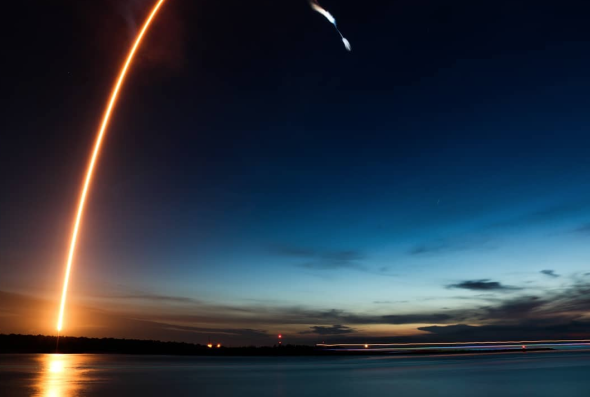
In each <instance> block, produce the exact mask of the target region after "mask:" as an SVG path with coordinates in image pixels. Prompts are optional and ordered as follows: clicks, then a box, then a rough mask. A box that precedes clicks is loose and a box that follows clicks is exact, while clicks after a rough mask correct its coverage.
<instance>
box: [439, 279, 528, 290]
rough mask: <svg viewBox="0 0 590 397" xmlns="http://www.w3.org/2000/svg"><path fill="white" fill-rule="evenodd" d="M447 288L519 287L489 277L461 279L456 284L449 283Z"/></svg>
mask: <svg viewBox="0 0 590 397" xmlns="http://www.w3.org/2000/svg"><path fill="white" fill-rule="evenodd" d="M447 288H459V289H466V290H469V291H515V290H518V289H520V288H517V287H511V286H507V285H503V284H501V283H499V282H498V281H491V280H489V279H481V280H467V281H461V282H460V283H457V284H450V285H448V286H447Z"/></svg>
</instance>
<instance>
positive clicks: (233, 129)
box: [0, 0, 590, 344]
mask: <svg viewBox="0 0 590 397" xmlns="http://www.w3.org/2000/svg"><path fill="white" fill-rule="evenodd" d="M15 3H16V4H11V5H9V6H8V8H9V10H8V11H7V12H6V14H5V15H7V16H8V17H7V21H6V23H5V24H4V26H3V27H2V30H3V32H2V33H3V34H2V36H1V37H2V39H1V40H2V48H3V53H4V55H5V56H4V57H3V58H4V60H3V67H2V69H3V76H2V77H3V84H2V87H3V90H2V91H3V93H4V95H3V104H4V106H3V117H2V118H0V131H1V132H2V138H3V139H2V144H1V145H0V176H1V178H2V182H3V183H2V190H1V195H0V297H2V299H1V302H2V303H0V333H1V332H22V333H29V332H30V333H51V332H53V331H52V328H53V324H54V322H55V320H54V319H55V316H56V314H57V313H56V309H57V303H58V302H57V300H58V298H59V289H60V287H61V279H62V274H63V269H64V259H65V254H66V249H67V244H68V239H69V233H70V228H71V223H72V218H73V215H74V207H75V205H76V202H77V199H78V189H79V184H80V182H81V180H82V177H83V173H84V167H85V165H86V163H87V156H88V154H89V152H90V148H91V145H92V143H93V140H94V135H95V132H96V130H97V125H98V122H99V120H100V117H101V115H102V112H103V109H104V104H105V102H106V99H107V96H108V94H109V92H110V89H111V85H112V82H113V80H114V78H115V77H116V74H117V72H118V69H119V67H120V64H121V61H122V60H123V58H124V56H125V54H126V51H127V49H128V48H129V45H130V43H131V41H132V38H133V35H134V34H135V32H136V29H137V26H138V25H140V24H141V22H142V20H143V18H144V17H145V15H146V13H147V11H148V9H149V7H150V6H151V4H152V2H151V1H147V0H145V1H144V0H125V1H123V0H121V1H115V0H100V1H93V2H84V1H77V0H76V1H74V0H69V1H65V0H62V1H55V2H46V1H40V0H37V1H30V2H26V3H22V2H15ZM322 5H323V6H324V7H325V8H326V9H328V10H329V11H330V12H331V13H332V14H333V15H334V16H335V17H336V18H337V20H338V22H339V27H340V28H341V30H342V32H343V33H344V35H345V36H347V38H348V39H349V40H350V41H351V43H352V47H353V51H352V52H350V53H349V52H347V51H346V50H345V49H344V48H343V46H342V43H341V42H340V40H339V37H338V35H337V33H336V32H335V31H334V29H333V27H332V26H331V25H330V24H329V23H328V22H327V21H326V20H325V19H323V18H322V17H321V16H320V15H319V14H317V13H314V12H313V11H312V10H311V9H310V7H309V5H308V3H307V1H305V0H284V1H280V2H279V1H271V0H261V1H256V2H244V1H219V0H168V1H167V3H166V4H165V5H164V8H163V10H162V13H161V14H160V16H159V17H158V19H157V20H156V22H155V24H154V25H153V27H152V30H151V31H150V33H149V35H148V36H147V38H146V41H145V42H144V45H143V47H142V49H141V51H140V53H139V55H138V58H137V61H136V64H135V65H134V66H133V68H132V71H131V74H130V76H129V79H128V80H127V84H126V86H125V88H124V90H123V95H122V96H121V99H120V102H119V107H118V108H117V109H116V112H115V115H114V118H113V121H112V124H111V128H110V130H109V131H108V136H107V140H106V142H105V146H104V152H103V155H102V156H101V158H100V162H99V168H98V173H97V174H96V179H95V180H94V184H93V187H92V193H91V197H90V201H89V203H88V207H87V210H88V212H87V214H86V217H85V218H84V223H83V229H82V235H81V240H80V245H79V251H78V256H77V258H76V262H75V266H74V273H73V283H72V288H71V310H70V312H69V314H68V319H67V320H66V324H67V325H66V328H67V329H66V333H69V334H72V335H88V336H125V337H146V338H147V337H149V338H158V339H176V340H187V341H197V342H203V341H204V338H206V336H207V335H215V337H217V338H219V339H220V340H223V341H224V342H227V343H230V344H231V343H234V344H243V343H259V344H266V343H272V341H273V338H274V335H275V334H276V333H278V332H282V333H284V334H286V335H287V336H288V337H289V338H290V340H293V341H317V340H325V339H330V340H345V339H346V340H363V341H364V340H374V339H379V340H393V339H394V338H396V337H403V338H406V339H407V340H408V339H411V338H432V339H434V340H442V339H449V340H450V339H454V340H464V339H470V338H474V339H481V338H488V339H492V338H504V337H506V338H514V337H516V338H528V339H531V338H535V337H539V338H541V337H568V338H569V337H590V331H589V330H590V328H589V327H590V318H588V303H590V302H589V301H588V297H587V296H588V292H590V279H589V276H588V272H589V271H590V270H589V267H588V260H589V259H590V250H589V249H588V241H589V236H590V185H589V184H588V180H589V177H590V161H589V160H588V158H589V157H588V147H589V145H590V138H589V134H588V130H589V128H590V116H589V115H590V113H589V112H588V109H590V95H588V93H589V92H590V77H589V76H590V74H589V73H588V70H590V27H589V25H588V19H589V18H590V5H589V4H588V2H586V1H518V0H510V1H476V2H474V1H462V0H461V1H459V0H449V1H439V0H411V1H410V0H394V1H387V2H385V1H383V2H362V3H361V2H353V1H348V0H341V1H336V0H332V1H329V0H325V1H323V2H322ZM459 324H461V325H462V326H457V325H459ZM445 327H447V328H445ZM474 327H479V328H474ZM68 328H69V329H68Z"/></svg>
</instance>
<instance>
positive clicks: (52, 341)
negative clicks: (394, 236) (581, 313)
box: [0, 334, 552, 356]
mask: <svg viewBox="0 0 590 397" xmlns="http://www.w3.org/2000/svg"><path fill="white" fill-rule="evenodd" d="M539 350H552V349H549V348H527V349H526V351H539ZM506 351H510V352H514V351H518V350H517V349H504V350H489V351H488V350H477V351H475V350H472V349H465V348H457V349H453V350H448V349H440V350H436V349H435V350H428V351H421V350H409V351H405V352H403V353H397V354H404V355H407V354H412V355H414V354H419V355H433V354H462V353H499V352H506ZM33 353H47V354H49V353H60V354H83V353H87V354H135V355H179V356H333V355H377V354H388V355H391V354H392V353H391V352H382V351H379V350H372V349H367V350H360V351H350V350H337V349H336V350H334V349H326V348H321V347H317V346H306V345H284V346H277V345H275V346H263V347H256V346H245V347H226V346H219V347H218V346H217V345H215V344H212V345H211V347H210V346H207V345H200V344H192V343H184V342H162V341H155V340H137V339H114V338H102V339H99V338H84V337H71V336H61V337H59V341H58V338H57V336H46V335H15V334H10V335H6V334H0V354H33Z"/></svg>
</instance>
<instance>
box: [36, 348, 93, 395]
mask: <svg viewBox="0 0 590 397" xmlns="http://www.w3.org/2000/svg"><path fill="white" fill-rule="evenodd" d="M85 360H86V359H85V356H83V355H75V354H44V355H41V356H39V365H40V371H39V374H38V381H37V382H36V384H35V396H40V397H41V396H42V397H73V396H78V395H81V394H82V393H81V392H82V388H83V386H84V384H85V383H87V382H88V381H89V380H90V370H88V369H87V368H85V366H84V365H83V364H84V362H85Z"/></svg>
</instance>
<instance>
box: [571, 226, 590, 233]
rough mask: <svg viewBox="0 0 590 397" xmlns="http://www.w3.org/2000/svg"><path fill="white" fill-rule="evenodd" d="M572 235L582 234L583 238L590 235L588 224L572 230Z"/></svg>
mask: <svg viewBox="0 0 590 397" xmlns="http://www.w3.org/2000/svg"><path fill="white" fill-rule="evenodd" d="M573 232H574V233H578V234H583V235H585V236H588V235H590V223H585V224H583V225H581V226H579V227H577V228H575V229H574V230H573Z"/></svg>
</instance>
